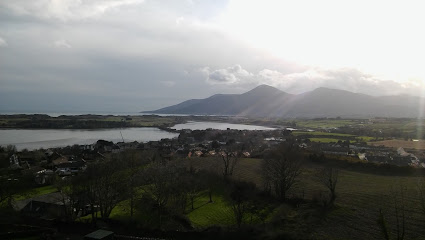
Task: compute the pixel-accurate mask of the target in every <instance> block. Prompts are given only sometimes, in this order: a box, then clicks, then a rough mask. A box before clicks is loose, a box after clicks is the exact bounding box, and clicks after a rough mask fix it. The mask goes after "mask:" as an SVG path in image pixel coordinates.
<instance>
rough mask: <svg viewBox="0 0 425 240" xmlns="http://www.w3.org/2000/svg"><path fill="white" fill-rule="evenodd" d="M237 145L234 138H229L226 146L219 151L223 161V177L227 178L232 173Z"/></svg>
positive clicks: (235, 162)
mask: <svg viewBox="0 0 425 240" xmlns="http://www.w3.org/2000/svg"><path fill="white" fill-rule="evenodd" d="M236 148H237V145H236V143H235V140H234V139H230V140H229V141H227V143H226V147H225V148H224V149H222V150H221V151H220V152H219V154H218V155H219V157H221V160H222V162H223V169H222V170H223V171H222V174H223V177H224V179H227V178H228V177H229V176H232V175H233V170H234V169H235V166H236V164H237V163H238V159H239V158H238V152H237V151H236Z"/></svg>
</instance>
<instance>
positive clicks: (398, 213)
mask: <svg viewBox="0 0 425 240" xmlns="http://www.w3.org/2000/svg"><path fill="white" fill-rule="evenodd" d="M405 192H406V189H405V188H404V187H403V185H400V190H399V191H397V190H394V189H391V191H390V200H392V204H391V205H392V206H391V207H390V210H393V211H392V214H389V215H390V216H393V217H394V218H395V219H394V220H395V233H396V234H397V238H396V239H397V240H403V239H404V238H405V233H406V209H405V207H406V202H405V196H404V194H405ZM377 222H378V226H379V227H380V228H381V232H382V234H383V235H384V238H385V239H387V240H389V239H390V237H391V236H392V235H393V234H394V231H391V228H390V226H389V224H388V223H389V222H391V223H392V222H393V221H389V222H387V219H386V218H385V213H384V211H383V210H382V208H380V209H379V216H378V221H377Z"/></svg>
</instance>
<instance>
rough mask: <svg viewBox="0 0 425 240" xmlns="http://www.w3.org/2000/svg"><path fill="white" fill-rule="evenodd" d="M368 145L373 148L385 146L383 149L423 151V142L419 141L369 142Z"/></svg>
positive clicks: (424, 141)
mask: <svg viewBox="0 0 425 240" xmlns="http://www.w3.org/2000/svg"><path fill="white" fill-rule="evenodd" d="M369 144H370V145H373V146H385V147H391V148H399V147H402V148H405V149H408V148H411V149H417V150H424V149H425V140H419V141H405V140H396V139H394V140H385V141H378V142H370V143H369Z"/></svg>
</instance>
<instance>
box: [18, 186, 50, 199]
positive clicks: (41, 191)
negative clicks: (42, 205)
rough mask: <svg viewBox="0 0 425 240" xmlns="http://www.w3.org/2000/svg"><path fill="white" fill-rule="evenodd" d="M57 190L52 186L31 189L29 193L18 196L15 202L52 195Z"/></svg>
mask: <svg viewBox="0 0 425 240" xmlns="http://www.w3.org/2000/svg"><path fill="white" fill-rule="evenodd" d="M57 191H58V189H57V188H56V187H54V186H52V185H47V186H42V187H37V188H33V189H31V190H30V191H28V192H26V193H24V194H22V195H20V196H18V197H16V198H15V200H18V201H19V200H23V199H27V198H33V197H36V196H40V195H44V194H48V193H53V192H57Z"/></svg>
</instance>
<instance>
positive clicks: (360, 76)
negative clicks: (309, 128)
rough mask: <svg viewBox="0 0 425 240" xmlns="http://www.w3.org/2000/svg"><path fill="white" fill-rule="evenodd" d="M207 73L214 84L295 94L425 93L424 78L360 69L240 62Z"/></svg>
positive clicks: (205, 72)
mask: <svg viewBox="0 0 425 240" xmlns="http://www.w3.org/2000/svg"><path fill="white" fill-rule="evenodd" d="M201 72H203V73H204V74H206V82H207V83H208V84H211V85H217V84H222V85H232V86H235V87H244V88H245V89H247V90H248V89H250V88H252V87H255V86H257V85H260V84H267V85H271V86H274V87H276V88H279V89H281V90H283V91H287V92H290V93H294V94H299V93H303V92H307V91H311V90H314V89H316V88H319V87H328V88H334V89H341V90H347V91H351V92H357V93H364V94H368V95H374V96H381V95H398V94H409V95H415V96H420V95H422V92H421V91H423V89H425V84H424V83H423V82H421V81H404V82H396V81H392V80H386V79H380V78H378V77H376V76H374V75H371V74H366V73H363V72H361V71H359V70H357V69H352V68H340V69H323V68H310V69H307V70H305V71H301V72H293V73H286V74H284V73H281V72H279V71H276V70H270V69H263V70H260V71H258V72H257V73H251V72H249V71H247V70H245V69H243V68H242V67H241V66H240V65H235V66H233V67H229V68H224V69H217V70H211V69H210V68H208V67H206V68H203V69H201Z"/></svg>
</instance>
